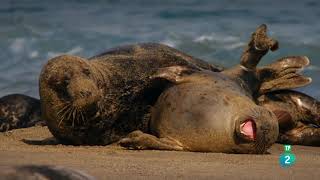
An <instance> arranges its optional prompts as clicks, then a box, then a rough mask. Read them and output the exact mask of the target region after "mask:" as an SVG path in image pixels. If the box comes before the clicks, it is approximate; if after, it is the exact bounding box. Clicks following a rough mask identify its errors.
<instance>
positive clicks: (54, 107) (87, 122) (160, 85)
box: [40, 43, 220, 144]
mask: <svg viewBox="0 0 320 180" xmlns="http://www.w3.org/2000/svg"><path fill="white" fill-rule="evenodd" d="M173 65H180V66H184V67H189V68H191V69H208V70H211V71H220V68H219V67H216V66H214V65H211V64H208V63H206V62H204V61H201V60H199V59H196V58H193V57H191V56H189V55H186V54H184V53H182V52H179V51H177V50H175V49H173V48H170V47H168V46H165V45H161V44H154V43H146V44H137V45H131V46H124V47H120V48H116V49H113V50H110V51H107V52H106V53H103V54H101V55H98V56H95V57H93V58H90V59H89V60H87V59H84V58H80V57H76V56H69V55H63V56H59V57H56V58H54V59H52V60H49V62H48V63H47V64H46V65H45V66H44V67H43V69H42V72H41V75H40V98H41V108H42V117H43V119H45V120H46V121H47V124H48V127H49V129H50V131H51V132H52V134H53V135H54V136H55V137H57V138H58V139H59V140H61V141H62V142H65V143H72V144H110V143H112V142H116V141H118V140H119V139H120V138H121V137H124V136H126V135H127V134H128V133H130V132H132V131H134V130H137V129H139V130H142V131H148V121H149V119H150V117H149V115H150V113H149V111H150V106H151V105H152V104H153V103H154V102H155V100H156V99H157V97H158V96H159V95H160V93H161V92H162V90H163V89H164V88H165V85H166V84H167V82H166V80H156V81H153V80H152V79H151V78H150V77H151V75H153V74H154V73H155V72H156V71H157V70H158V69H159V68H161V67H169V66H173Z"/></svg>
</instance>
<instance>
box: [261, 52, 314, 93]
mask: <svg viewBox="0 0 320 180" xmlns="http://www.w3.org/2000/svg"><path fill="white" fill-rule="evenodd" d="M309 63H310V61H309V59H308V58H307V57H306V56H288V57H284V58H281V59H279V60H277V61H276V62H274V63H272V64H270V65H268V66H265V67H262V68H259V69H258V71H257V73H258V76H259V79H260V81H261V82H262V84H261V86H260V90H259V93H260V94H263V93H267V92H271V91H276V90H282V89H293V88H298V87H302V86H306V85H308V84H310V83H311V81H312V79H311V78H310V77H305V76H303V75H302V74H300V71H301V70H303V68H304V67H306V66H308V65H309Z"/></svg>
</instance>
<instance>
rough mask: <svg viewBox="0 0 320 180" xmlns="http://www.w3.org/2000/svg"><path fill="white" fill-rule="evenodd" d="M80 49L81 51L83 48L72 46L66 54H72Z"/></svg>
mask: <svg viewBox="0 0 320 180" xmlns="http://www.w3.org/2000/svg"><path fill="white" fill-rule="evenodd" d="M81 51H83V48H82V47H80V46H76V47H74V48H72V49H71V50H69V51H67V52H66V54H73V55H75V54H78V53H80V52H81Z"/></svg>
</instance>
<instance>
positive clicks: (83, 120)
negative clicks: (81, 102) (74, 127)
mask: <svg viewBox="0 0 320 180" xmlns="http://www.w3.org/2000/svg"><path fill="white" fill-rule="evenodd" d="M80 115H81V120H82V122H83V124H86V121H85V118H84V115H83V113H82V111H80Z"/></svg>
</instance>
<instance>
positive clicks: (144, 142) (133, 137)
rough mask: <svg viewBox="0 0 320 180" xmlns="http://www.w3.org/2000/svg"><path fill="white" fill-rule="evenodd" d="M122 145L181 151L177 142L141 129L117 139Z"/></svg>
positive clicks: (142, 148)
mask: <svg viewBox="0 0 320 180" xmlns="http://www.w3.org/2000/svg"><path fill="white" fill-rule="evenodd" d="M119 144H120V145H121V146H122V147H125V148H127V149H135V150H145V149H154V150H171V151H182V150H183V147H182V146H181V145H180V144H178V143H177V142H175V141H173V140H170V139H168V138H157V137H155V136H153V135H150V134H146V133H143V132H141V131H134V132H132V133H130V134H129V135H128V136H127V137H126V138H123V139H121V140H120V141H119Z"/></svg>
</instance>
